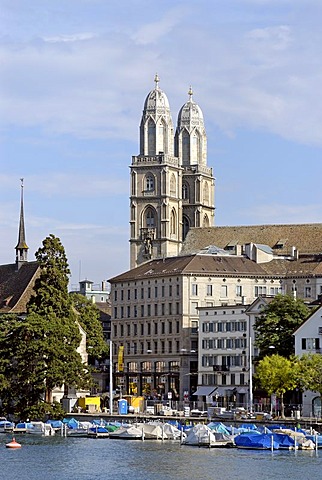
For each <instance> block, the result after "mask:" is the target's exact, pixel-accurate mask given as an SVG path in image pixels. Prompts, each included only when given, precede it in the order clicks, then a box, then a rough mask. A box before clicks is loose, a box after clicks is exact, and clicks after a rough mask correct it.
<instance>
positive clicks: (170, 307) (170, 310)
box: [169, 303, 172, 315]
mask: <svg viewBox="0 0 322 480" xmlns="http://www.w3.org/2000/svg"><path fill="white" fill-rule="evenodd" d="M169 315H172V303H169Z"/></svg>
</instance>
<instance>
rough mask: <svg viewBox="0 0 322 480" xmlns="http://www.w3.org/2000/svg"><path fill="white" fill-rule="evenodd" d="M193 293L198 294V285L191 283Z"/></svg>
mask: <svg viewBox="0 0 322 480" xmlns="http://www.w3.org/2000/svg"><path fill="white" fill-rule="evenodd" d="M191 295H194V296H197V295H198V285H197V284H196V283H193V284H192V285H191Z"/></svg>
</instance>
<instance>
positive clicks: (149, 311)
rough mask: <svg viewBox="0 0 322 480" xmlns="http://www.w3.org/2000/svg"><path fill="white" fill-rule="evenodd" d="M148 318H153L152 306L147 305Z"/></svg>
mask: <svg viewBox="0 0 322 480" xmlns="http://www.w3.org/2000/svg"><path fill="white" fill-rule="evenodd" d="M147 309H148V317H151V305H147Z"/></svg>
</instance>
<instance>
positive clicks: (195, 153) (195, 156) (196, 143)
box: [191, 131, 200, 163]
mask: <svg viewBox="0 0 322 480" xmlns="http://www.w3.org/2000/svg"><path fill="white" fill-rule="evenodd" d="M191 158H192V162H191V163H199V160H200V134H199V132H197V131H196V132H195V133H194V135H193V137H192V152H191Z"/></svg>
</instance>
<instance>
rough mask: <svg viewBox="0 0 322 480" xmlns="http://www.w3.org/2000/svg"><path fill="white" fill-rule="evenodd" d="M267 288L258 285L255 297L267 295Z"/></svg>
mask: <svg viewBox="0 0 322 480" xmlns="http://www.w3.org/2000/svg"><path fill="white" fill-rule="evenodd" d="M266 291H267V290H266V287H265V286H261V285H256V287H255V297H259V296H260V295H266Z"/></svg>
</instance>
